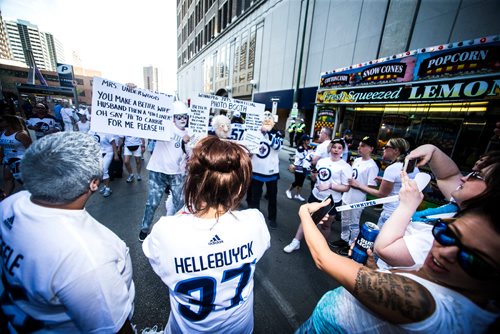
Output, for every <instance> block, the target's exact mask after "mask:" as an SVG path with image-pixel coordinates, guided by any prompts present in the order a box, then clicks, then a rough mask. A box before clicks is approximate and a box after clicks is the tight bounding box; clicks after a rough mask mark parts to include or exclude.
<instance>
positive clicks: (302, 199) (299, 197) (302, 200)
mask: <svg viewBox="0 0 500 334" xmlns="http://www.w3.org/2000/svg"><path fill="white" fill-rule="evenodd" d="M293 198H295V199H298V200H299V201H301V202H305V201H306V199H305V198H304V197H302V196H300V194H297V195H295V196H294V197H293Z"/></svg>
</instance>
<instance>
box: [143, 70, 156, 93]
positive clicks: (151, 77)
mask: <svg viewBox="0 0 500 334" xmlns="http://www.w3.org/2000/svg"><path fill="white" fill-rule="evenodd" d="M143 74H144V89H148V90H152V91H155V92H158V91H159V89H158V68H157V67H153V66H146V67H143Z"/></svg>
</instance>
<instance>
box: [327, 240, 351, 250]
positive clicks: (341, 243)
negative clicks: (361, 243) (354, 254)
mask: <svg viewBox="0 0 500 334" xmlns="http://www.w3.org/2000/svg"><path fill="white" fill-rule="evenodd" d="M328 245H330V247H333V248H342V247H349V243H348V242H347V241H345V240H344V239H339V240H336V241H328Z"/></svg>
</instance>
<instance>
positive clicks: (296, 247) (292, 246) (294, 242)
mask: <svg viewBox="0 0 500 334" xmlns="http://www.w3.org/2000/svg"><path fill="white" fill-rule="evenodd" d="M299 249H300V241H298V240H297V239H295V238H293V240H292V242H291V243H290V244H289V245H287V246H286V247H285V248H283V251H284V252H285V253H291V252H293V251H296V250H299Z"/></svg>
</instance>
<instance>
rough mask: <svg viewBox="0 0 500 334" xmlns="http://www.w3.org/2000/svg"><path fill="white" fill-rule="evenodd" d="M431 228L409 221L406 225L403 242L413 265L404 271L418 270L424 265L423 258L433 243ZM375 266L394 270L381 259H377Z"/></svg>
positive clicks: (428, 225)
mask: <svg viewBox="0 0 500 334" xmlns="http://www.w3.org/2000/svg"><path fill="white" fill-rule="evenodd" d="M432 227H433V225H430V224H426V223H423V222H414V221H410V223H409V224H408V227H407V228H406V230H405V234H404V236H403V240H404V242H405V244H406V247H407V248H408V252H409V253H410V255H411V257H412V259H413V262H415V264H414V265H413V266H411V267H407V268H406V269H418V268H420V267H421V266H422V265H423V264H424V261H425V258H426V257H427V254H429V251H430V250H431V248H432V243H433V242H434V237H433V235H432ZM377 266H378V267H379V268H380V269H392V268H394V267H391V266H390V265H388V264H387V263H386V262H385V261H383V260H382V259H378V261H377ZM397 268H402V267H397Z"/></svg>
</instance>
